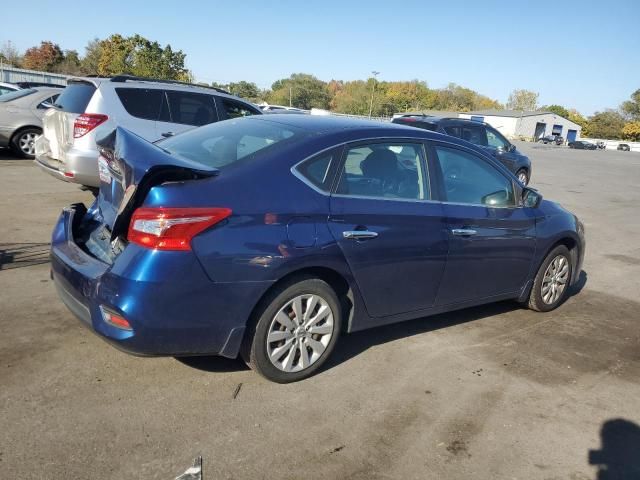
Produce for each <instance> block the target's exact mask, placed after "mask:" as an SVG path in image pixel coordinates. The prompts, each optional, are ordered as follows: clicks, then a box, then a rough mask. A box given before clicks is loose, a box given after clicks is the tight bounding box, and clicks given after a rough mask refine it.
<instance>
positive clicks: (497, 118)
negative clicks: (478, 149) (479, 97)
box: [458, 110, 582, 142]
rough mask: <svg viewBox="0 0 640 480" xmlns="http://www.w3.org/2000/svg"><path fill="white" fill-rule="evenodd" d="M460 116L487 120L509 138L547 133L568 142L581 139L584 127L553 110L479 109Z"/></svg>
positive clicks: (537, 137)
mask: <svg viewBox="0 0 640 480" xmlns="http://www.w3.org/2000/svg"><path fill="white" fill-rule="evenodd" d="M458 116H459V117H460V118H469V119H471V120H477V121H479V122H486V123H488V124H489V125H491V126H492V127H494V128H496V129H497V130H499V131H500V133H502V134H503V135H504V136H506V137H508V138H521V137H524V138H526V139H528V140H531V139H533V140H538V139H540V138H542V137H544V136H546V135H560V136H562V137H564V138H565V139H566V140H567V142H573V141H574V140H579V139H580V132H581V130H582V127H581V126H580V125H578V124H577V123H574V122H572V121H571V120H567V119H566V118H564V117H561V116H560V115H556V114H555V113H553V112H546V111H544V110H542V111H535V112H531V111H524V112H522V111H518V110H478V111H475V112H465V113H460V114H458Z"/></svg>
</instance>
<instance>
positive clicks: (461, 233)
mask: <svg viewBox="0 0 640 480" xmlns="http://www.w3.org/2000/svg"><path fill="white" fill-rule="evenodd" d="M451 233H452V234H454V235H456V236H458V237H471V236H473V235H475V234H477V233H478V232H476V231H475V230H471V229H469V228H454V229H453V230H451Z"/></svg>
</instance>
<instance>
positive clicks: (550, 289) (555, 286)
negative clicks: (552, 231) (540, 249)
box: [542, 255, 569, 305]
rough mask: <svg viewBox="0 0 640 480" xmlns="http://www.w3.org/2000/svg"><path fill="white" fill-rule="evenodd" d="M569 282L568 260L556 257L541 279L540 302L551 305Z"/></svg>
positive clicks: (560, 256) (561, 256)
mask: <svg viewBox="0 0 640 480" xmlns="http://www.w3.org/2000/svg"><path fill="white" fill-rule="evenodd" d="M568 281H569V260H567V257H565V256H564V255H558V256H557V257H555V258H554V259H553V260H552V261H551V263H550V264H549V265H548V266H547V269H546V270H545V272H544V277H543V279H542V301H543V302H544V303H546V304H547V305H551V304H553V303H555V302H557V301H558V299H559V298H560V297H561V296H562V294H563V293H564V290H565V288H566V287H567V282H568Z"/></svg>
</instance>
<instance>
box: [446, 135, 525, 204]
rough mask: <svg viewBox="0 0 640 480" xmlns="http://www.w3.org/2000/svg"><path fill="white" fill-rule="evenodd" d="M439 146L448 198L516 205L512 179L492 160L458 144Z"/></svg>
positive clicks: (459, 200) (473, 202) (460, 200)
mask: <svg viewBox="0 0 640 480" xmlns="http://www.w3.org/2000/svg"><path fill="white" fill-rule="evenodd" d="M435 150H436V154H437V156H438V162H439V164H440V169H441V170H442V175H443V182H444V190H445V195H446V198H445V200H446V201H448V202H452V203H466V204H470V205H486V206H488V207H511V206H515V195H514V192H513V184H512V182H511V180H509V179H508V178H507V177H505V176H504V175H502V174H501V173H500V171H498V170H497V169H496V168H495V167H493V166H492V165H490V164H489V163H488V162H486V161H484V160H483V159H482V158H480V157H478V156H476V155H473V154H471V153H469V152H465V151H463V150H458V149H456V148H449V147H444V146H439V145H438V146H436V147H435Z"/></svg>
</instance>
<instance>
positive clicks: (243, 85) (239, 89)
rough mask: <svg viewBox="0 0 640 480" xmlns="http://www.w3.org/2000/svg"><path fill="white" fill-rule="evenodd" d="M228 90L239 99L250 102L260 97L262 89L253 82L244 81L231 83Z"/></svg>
mask: <svg viewBox="0 0 640 480" xmlns="http://www.w3.org/2000/svg"><path fill="white" fill-rule="evenodd" d="M226 90H229V92H231V93H232V94H234V95H237V96H238V97H242V98H246V99H249V100H256V99H258V98H259V97H260V89H259V88H258V86H257V85H256V84H255V83H253V82H246V81H244V80H241V81H239V82H231V83H230V84H229V86H228V88H226Z"/></svg>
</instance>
